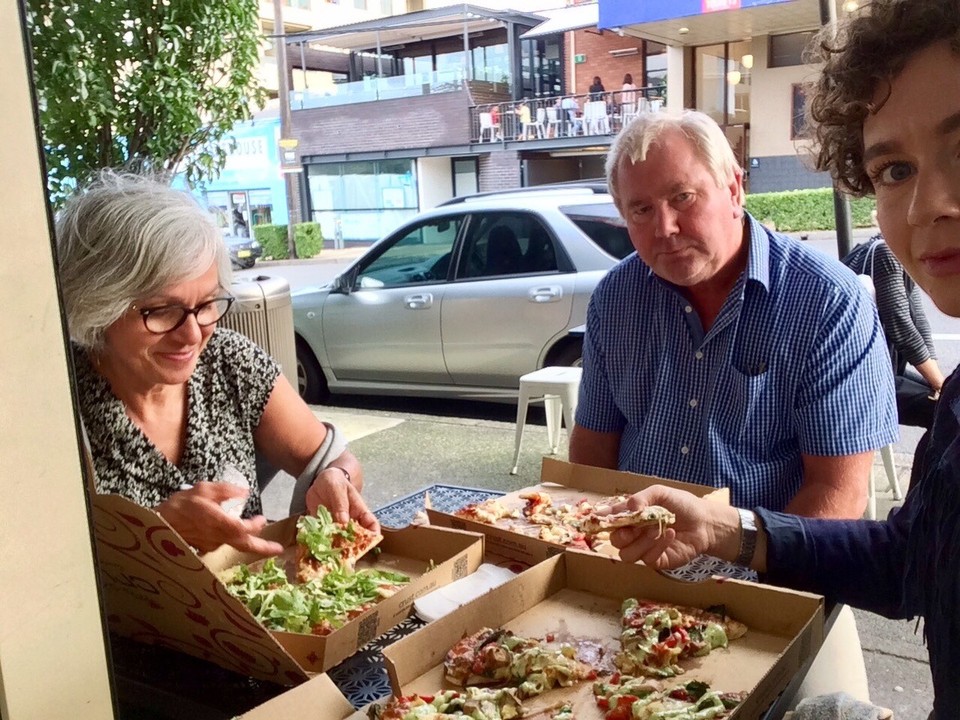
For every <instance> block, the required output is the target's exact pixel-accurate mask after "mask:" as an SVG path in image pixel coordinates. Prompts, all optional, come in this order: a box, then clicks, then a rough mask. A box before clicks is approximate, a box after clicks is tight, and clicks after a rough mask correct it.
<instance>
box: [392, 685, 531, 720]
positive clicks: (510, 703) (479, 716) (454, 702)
mask: <svg viewBox="0 0 960 720" xmlns="http://www.w3.org/2000/svg"><path fill="white" fill-rule="evenodd" d="M523 714H524V710H523V706H522V704H521V702H520V700H518V699H517V697H516V695H515V694H514V692H513V690H512V689H511V688H503V689H500V690H486V689H483V688H477V687H469V688H465V689H464V690H463V691H457V690H445V691H443V692H440V693H437V694H436V695H406V696H404V697H399V698H396V697H395V698H391V699H390V700H389V701H388V702H387V704H386V706H385V707H384V708H383V709H382V711H381V714H380V715H379V718H380V720H455V719H456V718H470V719H471V720H513V718H519V717H521V716H523Z"/></svg>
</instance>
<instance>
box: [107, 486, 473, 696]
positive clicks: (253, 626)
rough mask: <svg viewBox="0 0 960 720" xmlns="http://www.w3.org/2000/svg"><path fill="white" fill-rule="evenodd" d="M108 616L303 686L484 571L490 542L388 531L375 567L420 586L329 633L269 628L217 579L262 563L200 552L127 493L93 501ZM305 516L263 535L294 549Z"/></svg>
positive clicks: (121, 629) (120, 628) (434, 532)
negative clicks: (426, 602)
mask: <svg viewBox="0 0 960 720" xmlns="http://www.w3.org/2000/svg"><path fill="white" fill-rule="evenodd" d="M91 502H92V506H93V528H94V536H95V539H96V544H97V564H98V568H99V571H100V579H101V587H102V589H103V597H104V604H105V607H106V617H107V622H108V623H109V628H110V630H111V632H115V633H117V634H118V635H122V636H125V637H129V638H131V639H133V640H136V641H139V642H144V643H149V644H156V645H162V646H163V647H166V648H170V649H173V650H178V651H180V652H184V653H187V654H190V655H195V656H197V657H199V658H202V659H204V660H208V661H210V662H213V663H216V664H217V665H220V666H222V667H225V668H227V669H228V670H232V671H234V672H237V673H240V674H243V675H248V676H251V677H256V678H260V679H262V680H269V681H271V682H275V683H278V684H281V685H292V684H296V683H300V682H303V681H304V680H306V679H307V678H308V677H309V676H310V675H311V674H315V673H320V672H323V671H325V670H327V669H329V668H331V667H333V666H334V665H336V664H337V663H339V662H341V661H343V660H345V659H346V658H347V657H349V656H350V655H352V654H353V653H354V652H356V651H357V650H358V649H359V648H360V647H362V646H363V645H365V644H366V643H367V642H369V641H370V640H372V639H373V638H375V637H377V636H378V635H381V634H382V633H384V632H386V631H387V630H389V629H390V628H391V627H393V626H395V625H396V624H398V623H400V622H401V621H403V620H404V619H405V618H406V617H407V616H408V615H409V614H410V613H411V610H412V608H413V601H414V600H415V599H416V598H417V597H419V596H420V595H423V594H425V593H428V592H430V591H432V590H434V589H436V588H438V587H440V586H442V585H446V584H448V583H450V582H453V581H454V580H457V579H459V578H461V577H464V576H466V575H468V574H470V573H472V572H473V571H474V570H476V569H477V567H479V565H480V563H481V560H482V558H483V544H484V540H483V536H482V535H478V534H476V533H470V532H458V531H454V530H447V529H444V528H435V527H427V526H411V527H408V528H404V529H403V530H393V531H391V530H385V531H384V538H383V541H382V542H381V543H380V545H379V547H380V549H381V553H380V554H379V555H378V556H377V557H376V559H375V560H373V559H372V560H370V561H369V562H368V561H367V560H366V559H364V560H363V561H361V563H360V566H364V565H368V564H369V565H373V566H375V567H383V568H389V569H392V570H396V571H399V572H403V573H405V574H407V575H409V576H410V577H411V582H410V583H409V584H408V585H406V586H405V587H403V588H402V589H401V590H400V591H398V592H397V593H396V594H395V595H393V596H391V597H389V598H386V599H384V600H382V601H381V602H379V603H377V605H376V606H374V607H373V608H371V609H370V610H367V611H366V612H364V613H362V614H361V615H359V616H357V617H356V618H354V619H352V620H350V621H349V622H347V623H345V624H344V625H343V627H341V628H339V629H337V630H335V631H333V632H332V633H330V634H329V635H326V636H322V637H321V636H315V635H301V634H298V633H288V632H279V631H271V630H267V629H266V628H265V627H264V626H263V625H261V624H260V623H259V622H257V620H256V619H255V618H254V617H253V615H252V614H251V613H250V612H249V611H248V610H247V608H246V606H244V604H243V603H242V602H240V601H239V600H237V599H236V598H234V597H233V596H232V595H230V593H229V592H228V591H227V589H226V586H225V585H224V584H223V583H222V582H221V581H220V580H219V578H218V576H217V573H219V572H221V571H223V570H226V569H228V568H230V567H233V566H234V565H237V564H239V563H242V562H246V563H253V562H254V561H256V560H258V559H259V558H256V557H254V556H250V555H246V554H243V553H240V552H238V551H236V550H234V549H233V548H231V547H227V546H223V547H221V548H218V549H217V550H215V551H213V552H210V553H206V554H205V555H203V556H200V555H198V554H197V553H196V552H195V551H194V550H193V548H191V547H190V546H189V545H188V544H187V543H186V542H185V541H184V540H183V539H182V538H181V537H180V536H179V535H178V534H177V533H176V532H175V531H174V530H173V529H172V528H171V527H170V526H169V525H168V524H167V523H166V521H165V520H164V519H163V518H162V517H160V516H159V515H158V514H157V513H155V512H154V511H152V510H149V509H147V508H144V507H141V506H139V505H137V504H136V503H134V502H131V501H130V500H128V499H126V498H123V497H120V496H119V495H92V496H91ZM296 521H297V518H296V517H290V518H286V519H284V520H281V521H279V522H276V523H272V524H270V525H268V526H267V527H266V528H265V529H264V531H263V533H262V535H263V537H265V538H267V539H270V540H276V541H277V542H280V543H281V544H283V545H284V547H286V548H288V551H287V552H285V553H284V555H282V556H281V558H283V557H287V556H288V555H289V556H290V557H292V555H293V546H294V545H295V542H296Z"/></svg>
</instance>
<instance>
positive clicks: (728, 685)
mask: <svg viewBox="0 0 960 720" xmlns="http://www.w3.org/2000/svg"><path fill="white" fill-rule="evenodd" d="M628 597H636V598H644V599H649V600H654V601H662V602H667V603H675V604H678V605H687V606H693V607H700V608H709V607H714V606H718V605H722V606H723V607H724V608H725V610H726V612H727V614H728V615H729V616H730V617H732V618H734V619H735V620H739V621H741V622H743V623H746V624H747V627H748V630H747V633H746V635H744V636H743V637H742V638H740V639H738V640H734V641H732V642H730V644H729V647H728V648H725V649H724V648H719V649H717V650H714V651H713V652H711V653H710V654H709V655H707V656H705V657H702V658H696V659H695V660H693V661H685V662H684V663H683V665H684V667H685V668H686V672H685V673H683V674H682V675H680V676H679V677H678V678H676V679H677V680H678V681H679V682H689V681H690V680H700V681H703V682H706V683H708V684H709V685H710V686H711V687H712V688H713V689H715V690H719V691H724V692H741V691H746V692H749V695H748V696H747V698H746V699H745V700H744V701H743V703H741V705H740V706H739V707H738V709H737V710H736V712H735V713H734V715H733V716H732V717H736V718H744V719H746V718H756V717H760V716H761V715H762V713H763V712H764V711H765V710H766V709H767V708H768V707H769V706H770V704H771V703H772V702H773V701H774V700H776V698H777V697H778V696H779V694H780V693H781V692H782V691H783V690H784V688H785V687H786V686H787V685H788V684H789V682H790V681H791V680H792V679H793V677H794V676H795V675H796V673H797V672H798V671H799V670H800V668H802V667H803V665H804V663H805V662H806V661H807V660H808V659H809V658H811V657H812V656H813V655H814V654H815V653H816V652H817V650H818V649H819V648H820V645H821V644H822V642H823V622H824V611H823V598H822V597H820V596H819V595H812V594H809V593H801V592H795V591H791V590H785V589H782V588H776V587H773V586H769V585H762V584H760V583H751V582H745V581H740V580H729V579H720V578H717V579H714V580H710V581H705V582H702V583H688V582H681V581H678V580H673V579H671V578H668V577H666V576H664V575H661V574H659V573H657V572H655V571H653V570H651V569H649V568H647V567H645V566H643V565H634V564H628V563H623V562H619V561H611V560H610V559H609V558H606V557H603V556H601V555H597V554H594V553H590V552H584V551H577V550H567V551H566V552H564V553H562V554H561V555H557V556H555V557H553V558H550V559H548V560H546V561H544V562H542V563H540V564H538V565H535V566H534V567H532V568H530V569H529V570H526V571H524V572H523V573H521V574H519V575H517V576H516V577H515V578H514V579H513V580H509V581H508V582H506V583H504V584H503V585H500V586H499V587H497V588H494V589H493V590H491V591H489V592H488V593H486V594H485V595H482V596H480V597H479V598H477V599H476V600H474V601H472V602H470V603H468V604H466V605H464V606H462V607H460V608H459V609H457V610H454V611H453V612H451V613H450V614H448V615H446V616H444V617H443V618H440V619H439V620H436V621H434V622H432V623H430V624H429V625H427V626H426V627H424V628H421V629H420V630H417V631H416V632H414V633H412V634H411V635H408V636H407V637H404V638H401V639H400V640H398V641H396V642H395V643H393V644H392V645H389V646H388V647H386V648H385V649H384V651H383V654H384V658H385V661H386V666H387V672H388V674H389V676H390V683H391V686H392V688H393V692H394V694H395V695H409V694H414V693H418V694H426V695H432V694H434V693H436V692H437V691H438V690H440V689H455V686H453V685H450V684H448V683H445V682H444V680H443V660H444V657H445V655H446V652H447V650H449V649H450V648H451V647H453V646H454V645H455V644H456V643H457V642H458V641H459V640H460V639H461V638H462V637H464V636H467V635H470V634H472V633H474V632H476V631H477V630H479V629H481V628H483V627H492V628H501V627H502V628H506V629H508V630H512V631H513V632H514V633H516V634H517V635H520V636H527V637H545V636H547V635H548V634H554V635H555V636H556V637H557V638H558V639H561V640H562V639H563V638H564V637H574V638H588V639H590V640H592V641H595V642H597V643H599V644H601V645H602V646H605V647H607V648H610V649H611V650H614V651H615V650H617V649H619V647H620V645H619V634H620V624H619V623H620V606H621V603H622V601H623V600H624V599H625V598H628ZM560 701H569V702H571V703H572V704H573V716H574V717H575V718H577V720H602V717H603V716H602V713H601V712H600V710H599V709H598V708H597V706H596V702H595V700H594V698H593V693H592V683H590V682H586V683H582V684H581V685H580V686H579V687H576V688H563V689H554V690H552V691H549V692H547V693H545V694H544V695H542V696H540V697H539V698H532V699H530V700H526V701H524V702H525V704H526V705H528V706H529V709H530V710H531V711H533V712H536V710H537V709H538V708H539V709H543V706H556V703H558V702H560Z"/></svg>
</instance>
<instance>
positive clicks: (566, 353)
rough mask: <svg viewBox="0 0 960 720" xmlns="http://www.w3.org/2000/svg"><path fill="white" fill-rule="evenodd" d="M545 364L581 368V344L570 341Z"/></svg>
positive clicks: (576, 341)
mask: <svg viewBox="0 0 960 720" xmlns="http://www.w3.org/2000/svg"><path fill="white" fill-rule="evenodd" d="M547 364H548V365H561V366H565V367H583V342H582V341H580V340H572V341H570V342H569V343H567V344H566V345H564V346H563V347H562V348H560V349H559V350H558V351H557V352H556V353H554V354H553V355H552V356H551V358H550V359H549V360H548V362H547Z"/></svg>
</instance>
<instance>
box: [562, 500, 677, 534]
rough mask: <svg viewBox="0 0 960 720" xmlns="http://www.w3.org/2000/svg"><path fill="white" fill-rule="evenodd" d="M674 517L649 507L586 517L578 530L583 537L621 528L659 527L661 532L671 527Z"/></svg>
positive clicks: (670, 513) (656, 508)
mask: <svg viewBox="0 0 960 720" xmlns="http://www.w3.org/2000/svg"><path fill="white" fill-rule="evenodd" d="M676 520H677V517H676V515H674V514H673V513H672V512H670V511H669V510H667V509H666V508H664V507H660V506H659V505H650V506H648V507H645V508H643V510H625V511H624V512H619V513H610V514H608V515H597V514H591V515H587V516H586V517H584V518H583V519H582V520H581V521H580V529H581V530H582V531H583V533H584V534H585V535H596V534H597V533H600V532H604V531H607V530H613V529H615V528H621V527H659V528H660V530H661V532H662V531H663V528H664V527H665V526H667V525H673V523H675V522H676Z"/></svg>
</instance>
